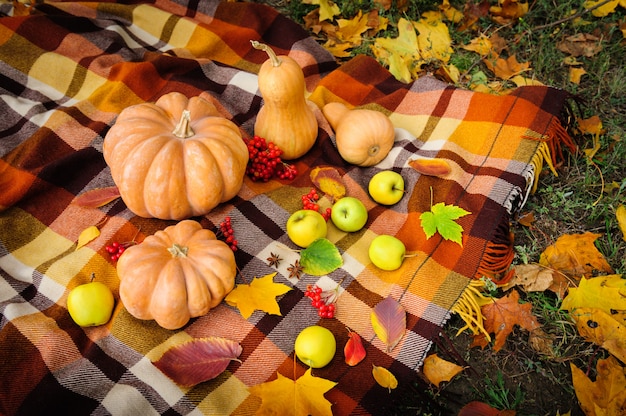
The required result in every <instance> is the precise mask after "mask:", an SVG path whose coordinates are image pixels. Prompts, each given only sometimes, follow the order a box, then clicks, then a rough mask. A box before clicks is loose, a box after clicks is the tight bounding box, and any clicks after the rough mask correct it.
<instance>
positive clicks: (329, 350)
mask: <svg viewBox="0 0 626 416" xmlns="http://www.w3.org/2000/svg"><path fill="white" fill-rule="evenodd" d="M294 349H295V352H296V356H297V357H298V359H299V360H300V361H302V362H303V363H305V364H306V365H308V366H309V367H312V368H321V367H324V366H325V365H327V364H328V363H330V362H331V361H332V359H333V357H334V356H335V351H336V349H337V342H336V341H335V336H334V335H333V333H332V332H330V330H328V329H326V328H324V327H323V326H319V325H312V326H309V327H307V328H304V329H303V330H302V331H301V332H300V333H299V334H298V336H297V337H296V343H295V345H294Z"/></svg>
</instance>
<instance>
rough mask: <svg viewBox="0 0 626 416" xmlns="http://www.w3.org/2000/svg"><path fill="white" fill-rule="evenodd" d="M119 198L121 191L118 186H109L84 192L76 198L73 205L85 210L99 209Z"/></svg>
mask: <svg viewBox="0 0 626 416" xmlns="http://www.w3.org/2000/svg"><path fill="white" fill-rule="evenodd" d="M119 197H120V191H119V189H117V186H107V187H106V188H96V189H92V190H91V191H87V192H83V193H82V194H80V195H78V196H77V197H76V198H74V200H73V201H72V203H73V204H75V205H78V206H81V207H85V208H98V207H101V206H103V205H106V204H108V203H109V202H112V201H114V200H116V199H117V198H119Z"/></svg>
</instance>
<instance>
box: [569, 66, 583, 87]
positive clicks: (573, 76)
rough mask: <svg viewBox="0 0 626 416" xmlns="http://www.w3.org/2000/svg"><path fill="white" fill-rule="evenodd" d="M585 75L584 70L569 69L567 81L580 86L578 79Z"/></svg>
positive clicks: (578, 68)
mask: <svg viewBox="0 0 626 416" xmlns="http://www.w3.org/2000/svg"><path fill="white" fill-rule="evenodd" d="M586 73H587V71H585V69H584V68H580V67H574V66H573V67H570V69H569V81H570V82H571V83H572V84H576V85H579V84H580V79H581V78H582V76H583V75H585V74H586Z"/></svg>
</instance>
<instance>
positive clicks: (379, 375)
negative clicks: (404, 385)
mask: <svg viewBox="0 0 626 416" xmlns="http://www.w3.org/2000/svg"><path fill="white" fill-rule="evenodd" d="M373 367H374V368H373V369H372V375H373V376H374V380H376V382H377V383H378V385H379V386H381V387H386V388H387V389H389V393H391V390H392V389H395V388H396V387H398V379H396V376H394V375H393V373H391V371H389V370H387V369H386V368H384V367H379V366H377V365H374V366H373Z"/></svg>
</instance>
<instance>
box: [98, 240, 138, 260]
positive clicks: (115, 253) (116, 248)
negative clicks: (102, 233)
mask: <svg viewBox="0 0 626 416" xmlns="http://www.w3.org/2000/svg"><path fill="white" fill-rule="evenodd" d="M130 244H133V243H118V242H117V241H114V242H112V243H111V244H107V245H106V246H104V249H105V250H106V252H107V253H109V257H110V258H111V260H113V261H117V260H118V259H119V258H120V256H121V255H122V254H123V253H124V251H126V248H127V247H128V246H129V245H130Z"/></svg>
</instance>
